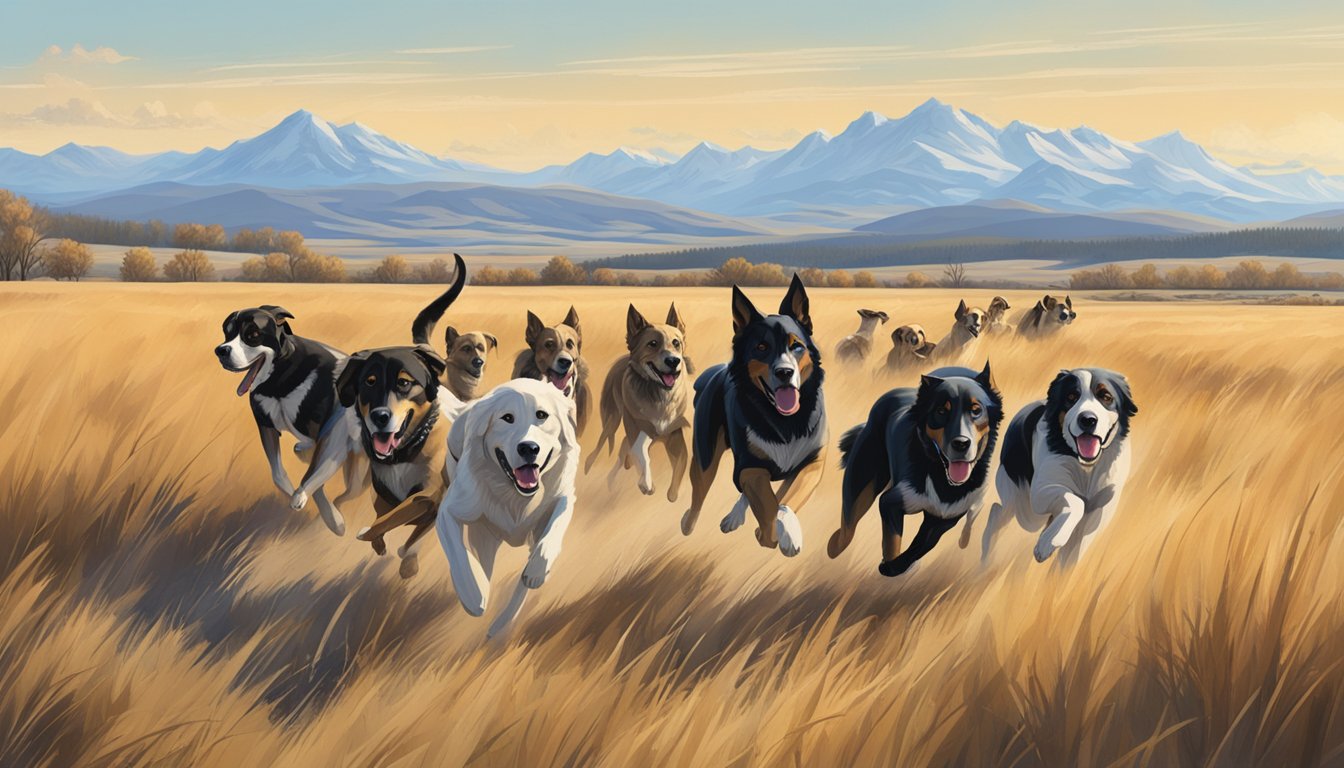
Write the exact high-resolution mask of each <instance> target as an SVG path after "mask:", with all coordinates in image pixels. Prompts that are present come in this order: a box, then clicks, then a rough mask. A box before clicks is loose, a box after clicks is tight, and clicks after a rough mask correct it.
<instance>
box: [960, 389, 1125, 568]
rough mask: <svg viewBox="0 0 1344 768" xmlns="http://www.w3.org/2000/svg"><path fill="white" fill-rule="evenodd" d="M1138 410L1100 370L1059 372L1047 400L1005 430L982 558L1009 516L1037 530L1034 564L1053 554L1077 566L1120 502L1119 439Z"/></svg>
mask: <svg viewBox="0 0 1344 768" xmlns="http://www.w3.org/2000/svg"><path fill="white" fill-rule="evenodd" d="M1138 411H1139V408H1138V406H1137V405H1135V404H1134V398H1133V396H1132V395H1131V394H1130V391H1129V382H1128V381H1126V380H1125V377H1124V376H1122V375H1120V374H1118V373H1116V372H1114V371H1108V370H1105V369H1103V368H1075V369H1073V370H1063V371H1060V372H1059V375H1058V376H1056V377H1055V380H1054V381H1053V382H1051V383H1050V389H1049V392H1048V393H1047V394H1046V398H1045V399H1044V400H1037V401H1036V402H1034V403H1032V404H1030V405H1028V406H1027V407H1025V408H1023V409H1022V410H1021V411H1020V412H1018V414H1017V415H1016V416H1014V417H1013V421H1012V423H1011V424H1009V425H1008V432H1007V434H1006V435H1005V436H1004V444H1003V458H1002V461H1001V462H1000V465H999V473H998V475H997V477H996V478H995V485H996V487H997V488H998V491H999V503H998V504H995V505H994V506H993V507H991V508H990V510H989V521H988V523H987V524H986V527H985V534H984V540H983V554H984V555H985V556H988V555H989V550H990V547H991V545H992V543H993V538H994V535H995V534H996V533H997V532H998V531H999V530H1000V529H1001V528H1002V527H1003V526H1004V525H1005V524H1006V523H1007V521H1008V518H1009V517H1010V516H1011V517H1016V518H1017V521H1018V523H1020V524H1021V525H1022V527H1023V528H1025V529H1027V530H1028V531H1032V532H1035V531H1041V535H1040V538H1039V539H1038V540H1037V542H1036V547H1035V550H1034V554H1035V555H1036V560H1037V562H1044V561H1045V560H1046V559H1047V558H1049V557H1050V556H1051V555H1052V554H1054V552H1055V550H1060V558H1059V559H1060V561H1061V562H1063V563H1064V564H1065V565H1071V564H1072V563H1074V562H1076V561H1077V560H1078V558H1079V557H1081V556H1082V554H1083V552H1084V551H1085V550H1086V549H1087V546H1088V542H1089V540H1090V539H1091V537H1092V536H1093V535H1095V534H1096V533H1097V532H1098V531H1100V530H1101V529H1102V528H1103V527H1104V526H1105V525H1106V523H1107V521H1108V520H1109V518H1110V516H1111V514H1112V513H1113V512H1114V511H1115V508H1116V505H1117V504H1118V503H1119V501H1120V492H1121V490H1123V488H1124V486H1125V481H1126V480H1127V479H1128V478H1129V463H1130V453H1129V444H1128V441H1127V440H1126V439H1125V438H1126V437H1127V436H1128V435H1129V420H1130V418H1131V417H1132V416H1134V414H1136V413H1138ZM1042 528H1044V530H1043V531H1042V530H1041V529H1042Z"/></svg>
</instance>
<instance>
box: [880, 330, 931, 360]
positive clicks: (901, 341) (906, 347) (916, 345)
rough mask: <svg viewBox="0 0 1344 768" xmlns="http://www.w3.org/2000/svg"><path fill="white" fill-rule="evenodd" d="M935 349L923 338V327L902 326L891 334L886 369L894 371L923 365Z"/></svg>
mask: <svg viewBox="0 0 1344 768" xmlns="http://www.w3.org/2000/svg"><path fill="white" fill-rule="evenodd" d="M937 348H938V345H937V344H934V343H933V342H931V341H929V340H928V339H927V338H926V337H925V335H924V327H923V326H921V325H902V326H901V327H900V328H897V329H896V330H894V331H892V332H891V351H890V352H888V353H887V364H886V368H887V369H888V370H893V371H895V370H904V369H906V368H913V367H917V366H920V365H923V364H924V363H925V362H927V361H928V359H929V358H930V357H932V356H933V353H934V350H936V349H937Z"/></svg>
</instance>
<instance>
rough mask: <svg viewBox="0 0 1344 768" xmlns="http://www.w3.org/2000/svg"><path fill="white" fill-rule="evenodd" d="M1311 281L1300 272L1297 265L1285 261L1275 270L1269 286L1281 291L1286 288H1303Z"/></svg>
mask: <svg viewBox="0 0 1344 768" xmlns="http://www.w3.org/2000/svg"><path fill="white" fill-rule="evenodd" d="M1308 282H1309V281H1308V280H1307V279H1306V278H1305V277H1303V275H1302V273H1301V272H1300V271H1299V270H1298V268H1297V265H1296V264H1294V263H1292V262H1291V261H1284V262H1281V263H1280V264H1279V266H1277V267H1275V268H1274V274H1273V275H1271V276H1270V278H1269V284H1270V286H1271V287H1273V288H1278V289H1280V290H1282V289H1285V288H1302V287H1305V286H1306V285H1307V283H1308Z"/></svg>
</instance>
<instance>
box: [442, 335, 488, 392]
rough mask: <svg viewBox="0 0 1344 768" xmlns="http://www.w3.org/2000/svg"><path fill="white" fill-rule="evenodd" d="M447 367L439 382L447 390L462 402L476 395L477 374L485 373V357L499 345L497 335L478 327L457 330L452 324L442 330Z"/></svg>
mask: <svg viewBox="0 0 1344 768" xmlns="http://www.w3.org/2000/svg"><path fill="white" fill-rule="evenodd" d="M443 340H444V344H445V352H446V357H445V358H444V359H445V360H446V361H447V362H448V369H447V371H446V372H445V373H444V374H443V384H444V386H446V387H448V391H450V392H452V393H453V394H454V395H457V398H458V399H459V400H462V401H463V402H466V401H468V400H475V399H476V398H478V397H480V390H481V378H482V377H483V376H484V375H485V357H486V354H487V353H489V352H490V351H492V350H494V349H497V348H498V347H499V339H496V338H495V337H494V336H492V335H490V334H488V333H482V332H481V331H471V332H470V333H459V332H458V330H457V329H456V328H454V327H453V326H451V325H450V326H448V330H446V331H444V333H443Z"/></svg>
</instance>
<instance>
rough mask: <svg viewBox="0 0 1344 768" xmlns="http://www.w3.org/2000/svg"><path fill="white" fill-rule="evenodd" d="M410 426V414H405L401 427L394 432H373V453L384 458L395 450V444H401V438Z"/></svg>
mask: <svg viewBox="0 0 1344 768" xmlns="http://www.w3.org/2000/svg"><path fill="white" fill-rule="evenodd" d="M410 428H411V414H409V413H408V414H406V420H405V421H403V422H402V423H401V429H398V430H397V431H396V432H374V433H373V435H372V437H373V453H374V455H375V456H377V457H378V458H380V459H386V458H387V457H389V456H391V455H392V454H393V453H395V452H396V450H397V446H399V445H401V440H402V438H404V437H405V436H406V431H407V430H409V429H410Z"/></svg>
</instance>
